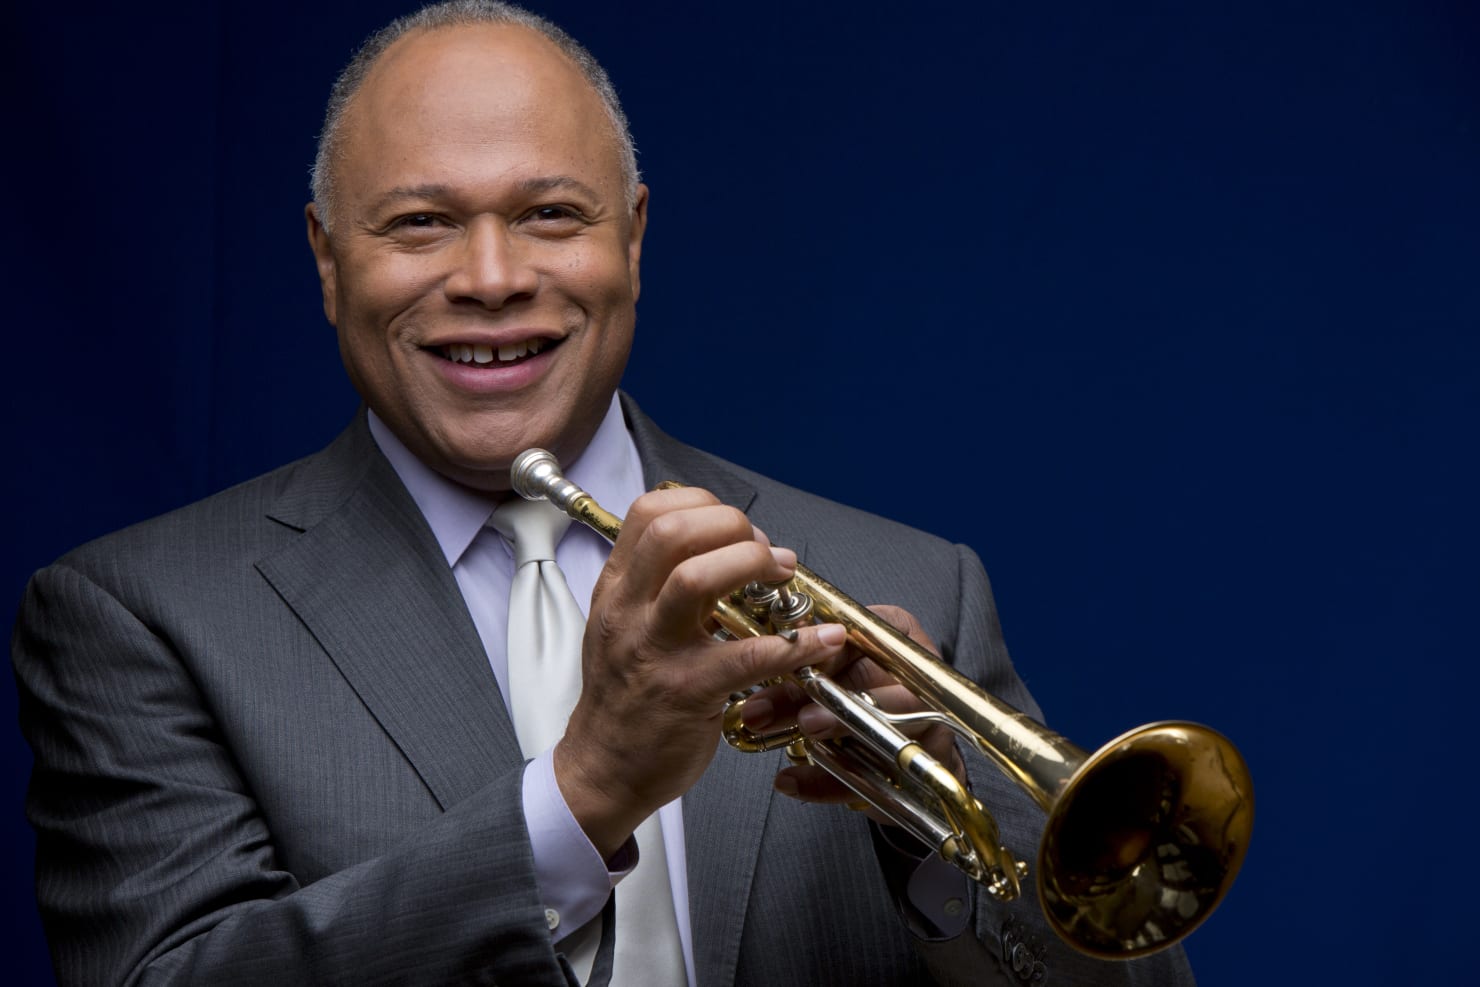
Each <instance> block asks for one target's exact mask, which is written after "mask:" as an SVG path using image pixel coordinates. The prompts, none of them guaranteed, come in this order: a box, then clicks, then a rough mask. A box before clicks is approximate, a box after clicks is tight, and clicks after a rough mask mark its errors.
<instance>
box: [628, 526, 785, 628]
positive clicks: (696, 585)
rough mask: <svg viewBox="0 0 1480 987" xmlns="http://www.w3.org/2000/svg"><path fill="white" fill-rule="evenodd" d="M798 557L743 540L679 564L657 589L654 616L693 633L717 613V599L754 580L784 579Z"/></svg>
mask: <svg viewBox="0 0 1480 987" xmlns="http://www.w3.org/2000/svg"><path fill="white" fill-rule="evenodd" d="M795 558H796V557H795V556H794V555H792V554H791V553H790V552H789V551H788V550H786V549H780V548H768V547H767V546H765V545H762V544H761V543H760V542H755V541H743V542H739V543H735V544H728V545H722V546H720V547H718V548H715V549H712V550H710V551H707V552H705V553H704V554H702V555H697V556H694V557H692V558H688V559H685V560H683V561H682V562H680V563H678V565H677V566H675V567H674V569H673V571H672V572H670V573H669V574H668V578H667V579H665V580H664V581H663V585H662V587H661V588H660V589H659V591H658V596H657V600H656V601H655V606H654V610H653V613H654V619H655V620H656V621H657V623H658V624H659V625H660V626H662V627H665V628H670V629H672V630H674V631H676V632H678V633H692V631H693V630H694V629H695V628H698V627H700V626H701V625H703V624H704V622H705V621H706V620H707V619H708V618H709V617H710V615H711V614H712V613H713V612H714V605H715V601H717V600H718V599H719V598H720V597H722V596H727V595H729V593H730V592H731V591H732V590H734V589H735V587H737V586H744V585H745V584H746V583H749V582H751V581H753V580H761V581H767V582H772V581H776V580H779V579H785V578H787V576H789V575H790V574H791V573H792V572H793V571H794V570H793V569H792V568H789V567H788V566H787V564H786V563H788V562H790V563H791V565H793V566H794V565H795Z"/></svg>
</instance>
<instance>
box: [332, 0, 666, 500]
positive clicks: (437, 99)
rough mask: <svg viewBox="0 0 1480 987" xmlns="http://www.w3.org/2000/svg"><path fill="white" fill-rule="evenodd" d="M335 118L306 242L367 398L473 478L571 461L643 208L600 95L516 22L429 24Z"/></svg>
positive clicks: (605, 386) (622, 316) (632, 263)
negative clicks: (331, 195)
mask: <svg viewBox="0 0 1480 987" xmlns="http://www.w3.org/2000/svg"><path fill="white" fill-rule="evenodd" d="M342 126H343V129H342V131H341V133H342V134H343V136H344V141H343V143H342V144H341V148H340V153H339V155H338V157H337V159H336V160H335V162H334V163H333V168H334V176H335V179H336V185H337V193H336V197H335V200H334V209H335V212H334V214H333V215H332V216H331V217H330V219H331V222H332V224H333V233H332V235H331V234H329V233H327V232H326V231H325V230H324V228H323V226H322V225H321V224H320V222H319V220H318V217H317V215H316V214H315V212H314V207H313V206H310V207H309V209H308V226H309V239H310V242H311V244H312V246H313V249H314V255H315V258H316V260H317V263H318V268H319V278H320V281H321V283H322V286H323V294H324V311H325V314H326V315H327V316H328V318H329V321H330V322H331V323H333V324H334V326H335V327H336V328H337V329H338V331H339V349H340V353H341V355H342V357H343V359H344V363H345V367H346V368H347V369H348V371H349V375H350V379H351V380H352V381H353V382H354V385H355V387H356V388H357V389H358V390H359V392H360V394H361V395H362V396H363V397H364V399H365V401H366V403H368V404H369V405H370V407H371V408H373V409H374V411H375V413H376V414H377V415H379V416H380V417H381V419H382V420H383V421H384V422H385V423H386V424H387V425H388V426H390V428H391V430H392V431H394V432H395V433H396V436H397V437H398V438H400V439H401V441H402V442H404V443H405V444H406V445H407V446H408V447H409V448H410V449H411V450H412V451H413V452H414V453H416V455H417V456H419V457H420V458H421V459H422V461H424V462H426V463H427V464H428V465H430V466H431V467H432V468H434V469H436V470H438V471H439V472H441V473H443V474H444V475H446V476H449V477H451V478H452V479H454V480H457V481H458V482H461V483H464V484H467V485H469V486H474V487H478V488H480V489H486V490H495V491H497V490H506V489H507V488H508V467H509V464H510V462H511V461H512V460H513V458H514V457H515V456H516V455H518V454H519V453H520V452H522V451H523V450H524V449H526V448H528V447H530V446H541V447H544V448H547V449H550V450H551V451H553V452H554V453H555V454H556V455H557V456H559V457H561V458H562V459H563V460H567V461H568V460H569V459H571V458H574V457H575V456H576V455H577V454H578V453H579V452H580V451H581V450H582V449H583V448H585V445H586V442H587V441H589V440H590V438H591V436H592V434H594V432H595V430H596V426H597V425H598V424H600V422H601V418H602V416H603V414H604V413H605V411H606V408H607V405H608V404H609V402H610V399H611V395H612V392H613V390H614V389H615V388H616V386H617V382H618V380H619V379H620V377H621V375H622V368H623V366H624V365H625V364H626V361H627V354H628V351H629V350H630V348H631V345H632V328H633V324H634V322H635V320H636V313H635V308H634V306H635V303H636V301H637V294H638V275H637V271H638V257H639V253H640V249H641V246H642V233H643V228H644V225H645V223H646V217H647V190H646V189H640V191H639V196H638V202H637V206H636V208H635V209H629V208H628V207H627V205H626V201H625V197H624V189H623V177H622V169H621V159H620V156H619V154H618V149H617V146H616V141H615V138H614V136H613V131H612V126H611V123H610V120H609V118H608V117H607V115H606V112H605V110H604V108H603V106H602V103H601V100H600V98H599V97H598V96H597V95H596V93H595V92H594V91H593V90H592V89H591V87H590V86H589V85H588V84H587V82H586V81H585V79H584V77H583V76H582V75H581V74H580V72H579V70H577V69H576V68H575V67H574V66H573V65H572V64H570V62H568V61H567V60H566V58H565V56H564V55H563V54H561V53H560V52H559V50H558V49H556V48H555V47H554V46H553V45H552V44H551V43H550V42H548V41H547V40H545V39H544V38H543V37H541V36H539V35H538V34H536V33H534V32H533V31H530V30H528V29H525V28H522V27H516V26H505V25H477V26H472V27H458V28H444V29H439V30H433V31H426V32H418V33H415V34H412V35H409V36H407V37H405V38H402V39H401V40H400V41H398V42H396V43H395V44H394V45H392V46H391V48H390V49H388V50H387V51H386V52H385V54H383V55H382V56H381V57H380V58H379V60H377V62H376V63H375V65H374V66H373V67H372V69H371V70H370V74H369V75H368V77H367V78H366V80H365V83H364V85H363V87H362V88H361V89H360V91H359V93H358V94H357V95H356V96H355V98H354V100H353V102H352V103H351V104H350V106H349V108H348V109H347V111H346V114H345V118H344V120H343V124H342Z"/></svg>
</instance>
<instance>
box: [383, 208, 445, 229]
mask: <svg viewBox="0 0 1480 987" xmlns="http://www.w3.org/2000/svg"><path fill="white" fill-rule="evenodd" d="M441 222H442V217H440V216H438V215H436V214H435V213H429V212H415V213H411V214H409V215H406V216H399V217H397V218H396V219H395V220H394V221H392V223H391V226H392V228H395V227H400V228H402V229H414V230H425V229H430V228H431V227H433V226H437V225H439V224H440V223H441Z"/></svg>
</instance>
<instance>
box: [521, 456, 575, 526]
mask: <svg viewBox="0 0 1480 987" xmlns="http://www.w3.org/2000/svg"><path fill="white" fill-rule="evenodd" d="M509 484H510V486H512V487H513V488H514V492H515V493H516V494H518V495H519V496H521V497H523V498H524V499H525V500H548V501H550V503H552V504H554V505H555V506H556V507H558V508H560V509H561V510H562V511H565V512H566V513H569V512H570V504H571V501H573V500H575V498H576V497H578V496H580V494H581V492H582V491H581V488H580V487H578V486H576V485H575V484H574V483H571V482H570V481H569V480H567V479H566V478H565V474H563V473H561V472H560V461H559V460H557V459H556V458H555V454H554V453H551V452H549V451H547V450H545V449H526V450H524V451H523V452H521V453H520V454H519V455H517V456H515V457H514V465H513V466H511V467H509Z"/></svg>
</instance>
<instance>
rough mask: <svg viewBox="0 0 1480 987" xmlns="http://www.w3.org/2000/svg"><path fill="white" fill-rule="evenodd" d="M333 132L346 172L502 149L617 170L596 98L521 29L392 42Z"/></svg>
mask: <svg viewBox="0 0 1480 987" xmlns="http://www.w3.org/2000/svg"><path fill="white" fill-rule="evenodd" d="M341 135H342V143H341V153H340V158H341V162H340V163H341V164H342V165H344V166H345V170H346V171H349V172H352V173H353V172H357V171H358V172H362V171H363V170H364V169H365V168H367V167H368V168H370V169H371V170H379V169H380V168H381V167H385V166H394V165H396V164H398V163H399V164H410V163H413V162H415V161H416V160H417V159H419V158H423V157H427V156H429V155H430V156H436V157H439V158H441V159H442V163H443V165H445V166H451V167H454V168H456V167H458V166H459V165H458V162H457V161H456V159H457V158H458V157H459V156H462V157H463V158H464V161H463V162H462V164H463V165H466V166H469V167H474V166H477V167H485V166H486V165H488V164H491V163H492V162H494V161H496V160H498V159H500V157H501V156H504V157H507V156H508V155H509V154H510V153H512V154H516V155H522V156H523V157H524V158H525V159H527V160H528V161H529V163H530V164H531V165H536V164H539V165H543V166H554V167H561V168H567V167H573V166H579V167H581V168H582V169H583V170H586V171H594V172H604V171H607V170H610V169H611V168H618V169H619V168H620V164H619V154H618V150H617V146H616V137H615V133H614V131H613V128H612V124H611V120H610V117H609V116H608V115H607V111H606V107H605V106H604V104H603V103H602V101H601V98H600V97H599V96H598V95H597V93H596V91H595V90H594V89H593V88H592V86H591V85H590V83H589V82H588V81H587V79H586V77H585V76H584V75H583V74H582V73H581V71H580V69H579V68H577V67H576V65H575V64H574V63H573V62H572V61H571V60H570V58H569V57H567V56H566V55H565V53H564V52H562V51H561V50H560V49H559V48H557V47H556V46H555V45H554V43H552V42H551V41H550V40H549V39H547V38H545V37H544V36H543V35H541V34H539V33H538V32H535V31H532V30H530V29H529V28H526V27H523V26H522V25H512V24H473V25H457V26H450V27H441V28H435V29H432V30H424V31H416V32H413V33H411V34H409V35H407V36H406V37H404V38H401V39H400V40H398V41H397V42H396V43H395V44H393V45H391V46H390V48H388V49H387V50H386V51H385V53H384V54H382V55H381V56H380V58H379V59H377V60H376V62H375V64H374V65H373V66H372V67H371V69H370V71H369V72H368V73H367V75H366V77H365V81H364V83H363V85H362V86H361V88H360V90H359V92H358V93H356V95H355V97H354V99H353V100H352V101H351V103H350V105H349V106H348V107H347V108H346V111H345V115H344V118H343V122H342V125H341ZM555 159H559V160H555ZM346 177H348V176H346ZM592 177H593V178H600V176H597V175H593V176H592ZM602 183H603V184H604V181H603V182H602Z"/></svg>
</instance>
